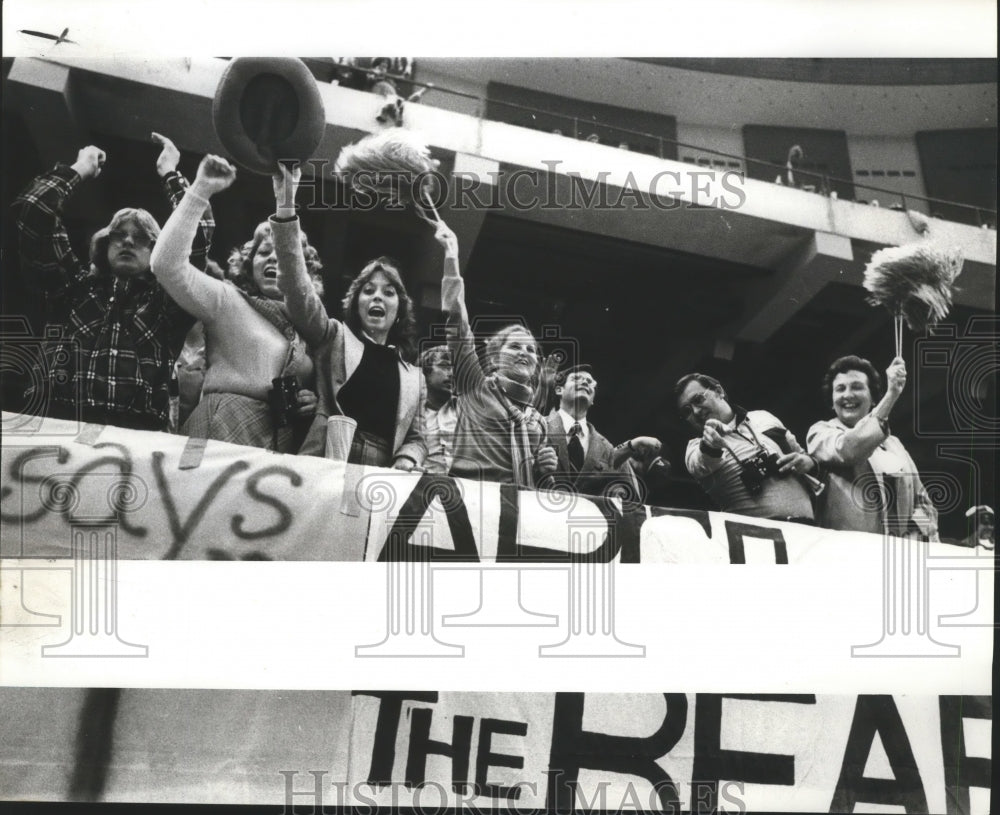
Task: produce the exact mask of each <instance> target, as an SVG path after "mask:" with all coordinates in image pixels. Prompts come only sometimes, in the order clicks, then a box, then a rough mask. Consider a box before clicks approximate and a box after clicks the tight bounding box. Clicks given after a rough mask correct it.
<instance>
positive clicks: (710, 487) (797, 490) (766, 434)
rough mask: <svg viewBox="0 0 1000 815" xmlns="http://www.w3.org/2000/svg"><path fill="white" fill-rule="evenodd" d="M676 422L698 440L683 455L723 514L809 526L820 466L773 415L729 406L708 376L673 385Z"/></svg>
mask: <svg viewBox="0 0 1000 815" xmlns="http://www.w3.org/2000/svg"><path fill="white" fill-rule="evenodd" d="M674 398H675V399H676V401H677V410H678V412H679V414H680V417H681V418H682V419H683V420H684V421H686V422H687V423H688V424H689V425H690V426H691V427H692V428H693V429H694V430H695V431H697V433H698V436H697V437H696V438H693V439H691V440H690V441H689V442H688V445H687V451H686V452H685V455H684V463H685V465H686V466H687V469H688V472H689V473H691V475H693V476H694V478H695V480H696V481H697V482H698V484H699V485H700V486H701V488H702V489H703V490H705V492H706V493H708V495H709V497H710V498H711V499H712V500H713V502H714V503H715V505H716V506H717V507H718V508H719V509H720V510H722V511H723V512H734V513H738V514H740V515H749V516H751V517H755V518H771V519H772V520H776V521H793V522H796V523H805V524H813V523H814V518H815V516H814V514H813V504H812V496H813V494H814V492H813V491H814V490H819V489H820V488H821V487H820V483H819V482H818V481H807V480H805V479H804V478H802V477H801V476H805V475H807V474H810V473H811V474H814V475H815V474H816V473H817V472H818V470H819V466H818V464H817V462H816V460H815V459H814V458H812V457H811V456H810V455H808V454H807V453H806V452H805V451H804V450H803V449H802V446H801V445H800V444H799V442H798V441H797V440H796V438H795V436H794V435H792V433H791V432H790V431H789V430H788V429H786V428H785V426H784V425H783V424H782V423H781V420H780V419H778V417H777V416H774V415H773V414H771V413H768V412H767V411H766V410H749V411H748V410H745V409H743V408H741V407H739V406H738V405H734V404H732V403H731V402H730V400H729V396H728V395H727V394H726V391H725V390H724V389H723V387H722V383H720V382H719V380H717V379H715V378H714V377H711V376H707V375H706V374H700V373H692V374H687V375H686V376H683V377H681V378H680V379H679V380H678V381H677V384H676V385H675V386H674Z"/></svg>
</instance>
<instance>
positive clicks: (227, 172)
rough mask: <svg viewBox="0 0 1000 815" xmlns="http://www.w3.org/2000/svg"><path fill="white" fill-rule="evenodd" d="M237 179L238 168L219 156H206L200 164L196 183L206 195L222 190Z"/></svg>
mask: <svg viewBox="0 0 1000 815" xmlns="http://www.w3.org/2000/svg"><path fill="white" fill-rule="evenodd" d="M235 180H236V168H235V167H233V165H232V164H230V163H229V162H228V161H226V160H225V159H224V158H220V157H219V156H211V155H210V156H205V158H203V159H202V160H201V164H200V165H198V175H197V177H196V178H195V185H196V186H197V187H198V190H199V191H200V192H201V193H202V194H204V195H205V196H206V197H207V196H210V195H214V194H215V193H217V192H222V190H224V189H226V188H227V187H228V186H229V185H230V184H232V183H233V182H234V181H235Z"/></svg>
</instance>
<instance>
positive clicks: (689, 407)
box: [679, 390, 711, 419]
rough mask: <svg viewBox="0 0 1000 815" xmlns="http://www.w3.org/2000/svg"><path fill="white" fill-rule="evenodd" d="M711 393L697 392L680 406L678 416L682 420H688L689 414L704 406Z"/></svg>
mask: <svg viewBox="0 0 1000 815" xmlns="http://www.w3.org/2000/svg"><path fill="white" fill-rule="evenodd" d="M710 393H711V391H707V390H706V391H699V392H698V393H696V394H695V395H694V396H692V397H691V398H690V399H688V400H687V402H685V403H684V404H683V405H681V406H680V411H679V412H680V414H681V418H682V419H690V418H691V414H692V413H694V410H695V408H700V407H701V406H702V405H704V404H705V402H706V400H707V399H708V396H709V394H710Z"/></svg>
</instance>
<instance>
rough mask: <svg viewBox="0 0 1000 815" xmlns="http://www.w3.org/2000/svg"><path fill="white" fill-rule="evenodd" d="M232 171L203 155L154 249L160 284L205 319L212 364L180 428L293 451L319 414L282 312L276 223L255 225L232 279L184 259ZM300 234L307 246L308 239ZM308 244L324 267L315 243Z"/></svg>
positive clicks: (301, 353) (303, 358)
mask: <svg viewBox="0 0 1000 815" xmlns="http://www.w3.org/2000/svg"><path fill="white" fill-rule="evenodd" d="M235 178H236V170H235V169H234V168H233V167H232V166H231V165H230V164H229V163H228V162H227V161H225V159H221V158H218V157H217V156H206V157H205V158H204V159H203V160H202V162H201V166H200V167H199V168H198V175H197V177H196V178H195V182H194V184H193V185H192V186H191V188H190V189H189V190H188V191H187V193H186V195H185V197H184V200H183V201H181V203H180V205H179V206H178V207H177V209H176V210H175V211H174V213H173V215H171V216H170V219H169V220H168V221H167V224H166V226H164V228H163V232H162V233H161V236H160V240H159V241H158V242H157V245H156V248H155V250H154V252H153V257H152V262H151V266H152V270H153V274H154V275H156V278H157V280H158V281H159V283H160V285H161V286H162V287H163V288H164V289H165V290H166V291H167V292H168V293H169V294H170V296H171V297H173V298H174V300H176V301H177V303H178V304H179V305H180V306H181V308H183V309H184V310H185V311H187V312H188V313H189V314H191V315H192V316H194V317H196V318H197V319H199V320H201V321H202V323H204V326H205V354H206V358H207V363H208V365H207V370H206V372H205V381H204V385H203V387H202V397H201V401H200V402H199V403H198V405H197V407H195V409H194V411H193V412H192V413H191V416H190V417H189V418H188V421H187V423H186V424H185V426H184V428H183V430H184V432H185V433H187V434H188V435H189V436H192V437H195V438H207V439H216V440H218V441H226V442H230V443H232V444H243V445H247V446H251V447H263V448H266V449H270V450H276V451H278V452H282V453H294V452H295V451H296V449H297V447H298V443H299V442H300V441H301V436H302V432H304V430H305V427H304V425H305V423H306V421H307V419H308V418H309V417H311V416H312V415H313V413H314V412H315V407H316V396H315V394H314V393H313V392H312V390H310V388H311V387H312V382H313V378H314V376H313V363H312V359H311V358H310V357H309V354H308V353H307V348H306V344H305V342H304V341H303V340H302V338H301V337H300V336H299V334H298V333H297V332H296V331H295V328H294V327H293V326H292V323H291V321H290V320H289V319H288V315H287V314H286V313H285V308H284V304H283V303H282V296H281V291H280V290H279V289H278V284H277V278H278V269H279V263H278V256H277V254H276V252H275V249H274V239H273V237H272V235H271V230H270V227H269V225H268V224H267V223H263V224H261V225H260V226H258V227H257V229H256V230H255V231H254V236H253V239H252V240H251V241H249V242H248V243H247V244H246V245H245V247H244V250H242V251H238V252H236V253H234V255H233V256H232V257H231V258H230V272H231V275H232V277H231V279H230V280H226V281H222V280H216V279H215V278H213V277H210V276H209V275H206V274H203V273H201V272H199V271H198V270H197V269H195V268H194V267H193V266H191V264H190V263H188V262H187V256H188V253H189V252H190V249H191V240H192V238H193V236H194V230H195V228H196V226H197V217H198V215H200V213H201V212H202V211H203V210H204V209H205V207H206V206H207V202H208V199H209V198H210V197H211V196H212V195H214V194H215V193H217V192H221V191H222V190H224V189H226V188H227V187H229V185H230V184H232V183H233V181H234V180H235ZM301 240H302V242H303V244H305V246H306V247H308V243H307V242H306V241H305V237H304V236H303V237H302V238H301ZM304 251H308V252H309V254H310V255H311V256H312V258H313V272H314V273H318V271H319V268H321V267H320V264H319V259H318V257H317V256H316V253H315V250H314V249H312V247H308V249H304ZM277 379H282V380H283V382H282V383H277V382H275V380H277ZM275 385H279V387H277V388H276V387H275ZM276 393H279V394H281V395H282V396H283V397H284V398H285V401H284V403H281V402H280V399H276V397H275V394H276ZM297 426H299V427H300V430H299V432H298V433H296V432H295V431H296V429H297ZM296 436H298V437H296Z"/></svg>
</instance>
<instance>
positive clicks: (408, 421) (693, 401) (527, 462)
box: [14, 134, 992, 540]
mask: <svg viewBox="0 0 1000 815" xmlns="http://www.w3.org/2000/svg"><path fill="white" fill-rule="evenodd" d="M154 139H155V140H156V141H158V142H159V143H160V145H161V153H160V156H159V158H158V159H157V163H156V170H157V172H158V174H159V175H160V177H161V178H162V181H163V188H164V193H165V194H166V195H167V197H168V198H169V200H170V203H171V206H172V207H173V213H172V214H171V216H170V218H169V219H168V221H167V222H166V224H165V225H164V227H163V229H162V232H161V230H160V227H159V225H158V224H157V223H156V221H155V220H154V219H153V217H152V216H151V215H150V214H149V213H148V212H146V211H145V210H141V209H122V210H119V211H118V212H117V213H116V214H115V215H114V217H113V218H112V220H111V222H110V223H109V224H108V226H107V227H105V228H104V229H102V230H100V231H99V232H97V233H96V234H95V235H94V237H93V239H92V240H91V243H90V257H89V262H87V263H81V262H80V260H79V259H78V258H77V257H76V255H75V254H74V252H73V250H72V248H71V246H70V241H69V238H68V236H67V234H66V231H65V229H64V227H63V224H62V220H61V213H62V210H63V207H64V206H65V204H66V202H67V201H68V200H69V198H70V197H71V196H72V194H73V192H74V190H75V189H76V188H77V186H78V185H79V184H81V183H82V182H86V181H88V180H90V179H94V178H96V177H97V176H98V175H100V173H101V170H102V167H103V165H104V162H105V159H106V157H105V154H104V152H103V151H101V150H100V149H99V148H97V147H94V146H87V147H84V148H83V149H81V150H80V151H79V154H78V155H77V158H76V161H75V162H74V163H73V164H72V165H65V164H60V165H57V166H56V167H55V168H54V169H52V170H50V171H49V172H47V173H45V174H43V175H41V176H39V177H38V178H36V179H35V180H34V182H32V183H31V184H30V185H29V186H28V188H27V189H26V190H24V191H23V192H22V193H21V195H20V196H19V197H18V198H17V200H16V201H15V204H14V210H15V217H16V223H17V228H18V233H19V252H20V271H21V274H22V276H23V279H24V281H25V282H26V283H27V284H28V285H31V286H34V287H37V288H41V289H42V291H43V292H44V296H45V303H46V309H47V315H46V317H47V322H48V324H49V325H54V326H58V327H60V328H61V330H62V339H61V340H60V341H59V342H58V343H55V344H54V345H52V346H51V347H50V351H49V354H48V359H47V364H46V369H45V372H44V378H43V379H39V381H37V382H35V383H34V385H33V387H34V388H41V387H44V388H46V391H45V394H44V396H45V399H44V401H45V404H46V405H47V410H48V413H49V415H53V416H58V417H63V418H72V419H82V420H84V421H87V422H93V423H98V424H111V425H117V426H121V427H127V428H134V429H141V430H160V431H162V430H167V429H168V428H169V429H171V430H174V431H175V432H183V433H185V434H187V435H189V436H192V437H195V438H206V439H215V440H220V441H225V442H231V443H235V444H242V445H248V446H253V447H260V448H265V449H269V450H274V451H277V452H281V453H291V454H300V455H314V456H327V457H331V458H339V459H342V460H346V461H348V462H351V463H357V464H365V465H374V466H379V467H394V468H397V469H400V470H405V471H412V470H417V471H423V472H429V473H438V474H450V475H454V476H459V477H463V478H475V479H486V480H490V481H497V482H505V483H513V484H516V485H518V486H520V487H524V488H539V489H547V488H557V489H571V490H576V491H579V492H581V493H590V494H602V493H607V492H608V490H609V489H610V488H612V487H615V486H617V487H619V488H620V487H622V486H625V487H627V488H631V489H630V490H627V492H628V494H629V495H633V496H641V494H642V492H641V490H642V483H643V481H644V480H646V479H652V478H657V477H662V476H663V475H664V474H665V472H666V471H668V470H669V466H670V465H669V463H668V462H666V461H665V460H664V459H663V457H662V456H661V447H662V445H661V443H660V442H659V441H658V440H657V439H655V438H653V437H651V436H644V435H637V436H635V437H634V438H631V439H629V440H627V441H625V442H623V443H620V444H618V445H613V444H612V443H611V442H609V441H608V440H607V439H606V438H605V437H604V436H602V435H601V433H600V432H599V431H598V430H597V429H596V428H595V427H594V426H593V424H592V423H590V422H589V421H588V419H587V414H588V411H589V410H590V408H591V406H592V405H593V404H594V400H595V397H596V394H597V390H598V382H597V380H596V378H595V377H594V374H593V371H592V369H590V367H589V366H587V365H586V364H577V365H574V366H572V367H570V368H568V369H565V370H558V367H557V365H556V364H555V362H554V361H553V360H552V359H551V358H550V359H546V358H544V357H543V355H542V354H541V351H540V347H539V344H538V342H537V341H536V339H535V338H534V337H533V336H532V335H531V333H530V332H529V331H528V330H527V329H526V328H525V327H524V326H523V325H522V324H519V323H516V324H512V325H509V326H507V327H506V328H503V329H501V330H499V331H497V332H496V333H494V334H492V335H491V336H489V337H486V338H481V339H485V347H484V349H483V351H482V352H478V351H477V348H476V337H474V335H473V332H472V329H471V328H470V321H469V314H468V312H467V309H466V302H465V289H464V282H463V279H462V276H461V273H460V270H459V262H458V257H459V254H458V240H457V238H456V236H455V233H454V232H453V231H452V230H451V229H450V228H449V227H448V226H447V225H446V224H445V223H443V222H438V225H437V229H436V233H435V238H436V240H437V242H438V243H439V244H440V246H441V247H442V250H443V255H444V270H443V275H442V280H441V298H442V306H441V307H442V310H443V311H444V312H445V313H446V314H447V316H448V324H449V333H448V341H447V344H444V345H435V346H433V347H430V348H425V349H424V350H423V351H422V352H421V353H419V355H418V353H417V352H418V326H417V321H416V316H415V307H414V303H413V301H412V299H411V298H410V296H409V294H408V293H407V291H406V287H405V286H404V284H403V279H402V275H401V273H400V269H399V267H398V265H397V264H396V263H395V261H393V260H391V259H389V258H386V257H379V258H376V259H374V260H372V261H371V262H369V263H368V264H366V265H365V267H364V268H363V269H362V270H361V271H360V273H359V274H358V275H357V276H356V277H355V278H354V280H353V282H352V283H351V285H350V287H349V288H348V290H347V294H346V296H345V297H344V299H343V302H342V309H341V314H340V315H339V317H335V316H329V315H328V314H327V313H326V309H325V308H324V306H323V302H322V299H321V295H322V281H321V278H320V276H319V270H320V269H321V268H322V265H321V262H320V259H319V256H318V253H317V251H316V249H315V248H313V247H312V246H311V245H310V243H309V241H308V238H307V237H306V235H305V234H304V233H303V232H302V230H301V229H300V225H299V219H298V217H297V214H296V206H295V196H296V190H297V185H298V181H299V175H300V172H299V170H297V169H296V170H290V169H289V168H288V167H287V166H285V165H283V164H278V165H277V167H278V172H277V173H276V174H275V175H274V177H273V186H274V195H275V207H274V212H273V214H272V215H270V217H269V218H268V219H267V220H266V221H263V222H262V223H260V224H259V226H258V227H257V228H256V229H255V230H254V233H253V235H252V236H251V237H250V239H249V240H247V241H246V242H245V243H244V244H243V245H242V246H240V247H238V248H236V249H234V250H233V252H232V254H231V255H230V258H229V262H228V269H225V270H221V269H218V267H215V268H214V269H213V268H212V267H213V266H214V264H212V263H211V261H209V260H208V251H209V248H210V246H211V240H212V233H213V227H214V222H213V215H212V209H211V204H210V201H211V199H212V197H213V196H214V195H216V194H217V193H219V192H221V191H222V190H224V189H226V188H227V187H229V186H230V185H231V184H232V183H233V181H234V180H235V177H236V170H235V169H234V168H233V167H232V166H231V165H230V164H229V163H228V162H227V161H225V160H224V159H222V158H218V157H216V156H207V157H205V158H204V159H203V160H202V162H201V165H200V166H199V168H198V172H197V176H196V178H195V180H194V182H193V183H191V184H189V183H188V182H187V181H186V180H185V179H184V178H183V177H182V176H181V175H180V173H178V172H177V169H176V168H177V165H178V161H179V153H178V151H177V149H176V148H175V147H174V145H173V144H172V143H171V142H170V140H169V139H166V138H165V137H163V136H159V135H157V134H154ZM199 354H200V356H201V357H202V358H203V359H204V370H203V375H199V376H198V377H197V378H196V379H195V380H194V386H193V389H192V388H191V387H189V385H190V383H185V387H184V389H185V390H187V391H189V392H188V393H186V394H183V396H185V398H184V399H180V400H179V394H178V391H179V390H181V388H180V387H179V385H178V379H177V373H178V371H179V370H180V369H182V368H183V365H178V359H179V358H180V359H181V360H182V361H183V360H184V359H185V358H189V357H190V356H192V355H194V356H195V357H198V356H199ZM181 381H182V382H183V381H184V380H183V377H182V380H181ZM905 386H906V368H905V365H904V363H903V360H902V359H901V358H899V357H897V358H896V359H894V360H893V362H892V363H891V364H890V366H889V368H888V369H887V370H886V372H885V384H884V385H883V377H882V376H881V375H880V373H879V372H878V371H877V370H876V369H875V368H874V367H873V366H872V365H871V363H869V362H868V361H867V360H864V359H861V358H859V357H856V356H847V357H843V358H841V359H838V360H836V361H835V362H834V363H833V364H832V365H831V366H830V369H829V370H828V371H827V374H826V377H825V380H824V389H825V394H826V398H827V403H828V404H829V405H830V407H831V410H832V413H833V417H832V418H828V419H823V420H820V421H817V422H816V423H815V424H813V425H812V427H811V428H810V430H809V432H808V434H807V437H806V439H805V446H803V445H802V444H801V443H800V442H799V441H798V440H797V439H796V438H795V436H794V435H793V434H792V433H791V432H789V431H788V430H787V429H786V428H785V426H784V425H783V423H782V421H781V419H780V418H779V417H776V416H774V415H773V414H771V413H769V412H767V411H766V410H760V409H753V410H745V409H744V408H742V407H740V406H739V405H737V404H736V403H735V402H733V401H732V399H731V397H730V396H729V394H728V393H727V391H726V389H725V387H724V385H723V384H722V383H721V382H719V381H717V380H716V379H714V378H712V377H710V376H706V375H704V374H700V373H689V374H687V375H685V376H682V377H681V378H680V379H679V380H678V382H677V384H676V386H675V390H674V397H675V404H676V408H677V410H678V412H679V415H680V417H681V418H682V419H684V420H685V421H686V422H687V423H688V424H689V425H690V427H691V429H692V430H693V431H694V434H695V436H694V438H692V439H691V440H690V441H689V443H688V446H687V451H686V455H685V461H684V463H685V466H686V467H687V469H688V471H689V472H690V473H691V475H692V476H693V477H694V478H695V479H696V480H697V482H698V483H699V484H700V485H701V487H702V488H703V489H704V490H705V492H706V493H707V494H708V496H709V497H710V498H711V500H712V501H713V503H714V504H715V505H716V507H717V508H719V509H720V510H723V511H729V512H734V513H739V514H743V515H749V516H755V517H761V518H771V519H777V520H783V521H794V522H798V523H804V524H816V525H819V526H824V527H828V528H831V529H840V530H857V531H865V532H873V533H877V534H881V533H883V532H892V533H896V534H907V533H913V534H919V535H920V536H921V537H923V538H925V539H928V540H937V539H938V531H937V512H936V510H935V508H934V505H933V503H932V501H931V499H930V497H929V496H928V493H927V490H926V489H925V488H924V485H923V484H922V482H921V479H920V476H919V474H918V472H917V467H916V465H915V463H914V462H913V460H912V459H911V458H910V456H909V455H908V453H907V451H906V450H905V448H904V447H903V445H902V443H901V442H900V441H899V439H898V438H896V437H895V436H893V435H892V434H891V430H890V426H889V421H890V418H891V413H892V410H893V407H894V405H895V404H896V403H897V400H898V399H899V397H900V395H901V394H902V393H903V391H904V388H905ZM179 401H180V403H182V404H183V405H184V408H183V413H184V414H185V415H182V416H180V417H178V416H177V412H178V403H179ZM553 404H554V407H551V409H550V406H552V405H553ZM175 425H176V426H175ZM345 426H346V427H349V428H350V430H351V431H352V432H351V433H349V434H348V436H347V439H346V442H345V443H343V444H340V443H338V440H340V439H341V436H342V434H341V431H340V430H339V429H342V428H343V427H345ZM333 428H338V430H336V431H334V430H333ZM984 509H988V508H985V507H977V508H975V510H976V511H979V510H984ZM970 511H971V510H970ZM989 516H990V519H992V511H991V510H990V512H989Z"/></svg>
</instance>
